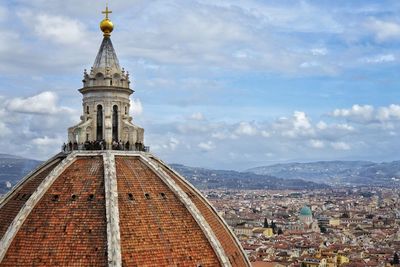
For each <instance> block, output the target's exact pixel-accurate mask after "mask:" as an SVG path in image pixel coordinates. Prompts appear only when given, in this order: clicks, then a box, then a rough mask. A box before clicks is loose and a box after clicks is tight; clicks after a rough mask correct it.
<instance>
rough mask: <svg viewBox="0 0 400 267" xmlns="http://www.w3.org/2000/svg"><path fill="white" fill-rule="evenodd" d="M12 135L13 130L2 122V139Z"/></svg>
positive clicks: (0, 135)
mask: <svg viewBox="0 0 400 267" xmlns="http://www.w3.org/2000/svg"><path fill="white" fill-rule="evenodd" d="M10 134H11V130H10V129H9V128H8V127H7V126H6V124H5V123H4V122H2V121H0V137H2V138H4V137H7V136H9V135H10Z"/></svg>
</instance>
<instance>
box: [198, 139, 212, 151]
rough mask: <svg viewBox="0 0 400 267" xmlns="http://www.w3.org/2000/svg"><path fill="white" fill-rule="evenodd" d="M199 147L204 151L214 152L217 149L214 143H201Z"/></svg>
mask: <svg viewBox="0 0 400 267" xmlns="http://www.w3.org/2000/svg"><path fill="white" fill-rule="evenodd" d="M197 146H198V147H199V148H200V149H201V150H203V151H211V150H214V149H215V147H216V146H215V145H214V143H213V142H212V141H208V142H201V143H200V144H198V145H197Z"/></svg>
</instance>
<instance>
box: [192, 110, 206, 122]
mask: <svg viewBox="0 0 400 267" xmlns="http://www.w3.org/2000/svg"><path fill="white" fill-rule="evenodd" d="M190 118H191V119H192V120H196V121H202V120H204V115H203V114H202V113H201V112H196V113H193V114H192V115H191V116H190Z"/></svg>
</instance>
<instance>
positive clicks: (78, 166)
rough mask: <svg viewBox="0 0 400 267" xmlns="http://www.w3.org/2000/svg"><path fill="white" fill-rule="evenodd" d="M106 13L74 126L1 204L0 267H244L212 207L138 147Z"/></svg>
mask: <svg viewBox="0 0 400 267" xmlns="http://www.w3.org/2000/svg"><path fill="white" fill-rule="evenodd" d="M104 13H105V15H106V18H105V19H104V20H103V21H102V22H101V24H100V28H101V30H102V31H103V35H104V39H103V42H102V44H101V46H100V50H99V52H98V55H97V57H96V60H95V63H94V65H93V67H92V68H91V70H90V71H89V72H87V71H85V73H84V79H83V88H82V89H80V90H79V91H80V93H81V94H82V95H83V114H82V116H81V122H80V123H79V124H78V125H76V126H74V127H71V128H70V129H68V139H69V140H68V144H67V145H65V146H64V148H63V151H62V152H61V153H59V154H57V155H55V156H54V157H52V158H51V159H49V160H48V161H46V162H44V163H43V164H42V165H40V166H39V167H38V168H36V169H35V170H33V171H32V172H31V173H30V174H28V175H27V176H26V177H25V178H24V179H23V180H21V182H20V183H18V184H17V185H16V186H15V187H14V188H13V189H12V190H11V191H10V192H9V193H8V194H6V195H5V196H4V197H3V198H2V199H0V267H2V266H140V267H141V266H191V267H205V266H210V267H214V266H227V267H229V266H238V267H242V266H243V267H245V266H247V267H249V266H250V263H249V261H248V259H247V257H246V254H245V252H244V251H243V249H242V247H241V245H240V243H239V242H238V240H237V239H236V237H235V236H234V235H233V233H232V232H231V230H230V228H229V227H228V225H227V224H226V223H225V222H224V220H223V219H222V218H221V217H220V216H219V215H218V213H217V211H216V210H215V209H214V208H213V207H212V206H211V204H210V203H209V202H208V201H207V200H206V199H205V198H204V197H203V196H202V194H201V193H200V192H199V191H198V190H197V189H196V188H194V187H193V186H192V185H191V184H190V183H189V182H188V181H187V180H186V179H185V178H183V177H182V176H181V175H180V174H179V173H177V172H176V171H175V170H173V169H172V168H170V167H169V166H168V165H166V164H165V163H164V162H163V161H162V160H160V159H159V158H157V157H156V156H154V155H153V154H151V153H150V152H149V150H148V149H147V148H146V147H145V146H144V142H143V140H144V136H143V135H144V130H143V129H142V128H140V127H138V126H135V125H134V124H133V123H132V118H131V117H130V116H129V108H130V100H129V96H130V95H131V94H132V93H133V90H132V89H131V87H130V80H129V74H128V73H127V72H126V71H125V70H124V69H122V68H121V67H120V65H119V63H118V59H117V56H116V53H115V50H114V48H113V45H112V42H111V37H110V36H111V32H112V31H113V29H114V26H113V24H112V22H111V21H110V19H109V17H108V16H109V14H110V13H111V11H109V10H108V8H107V9H106V11H105V12H104Z"/></svg>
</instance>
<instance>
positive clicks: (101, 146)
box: [62, 140, 148, 152]
mask: <svg viewBox="0 0 400 267" xmlns="http://www.w3.org/2000/svg"><path fill="white" fill-rule="evenodd" d="M106 149H107V142H106V141H105V140H97V141H86V142H84V143H78V142H76V141H75V142H71V141H70V142H68V143H64V144H63V145H62V151H63V152H71V151H74V150H106ZM111 149H112V150H126V151H147V150H148V147H145V146H143V144H140V143H136V144H134V145H131V144H130V143H129V141H127V142H126V143H124V142H122V141H121V140H119V141H117V140H114V141H113V142H112V143H111Z"/></svg>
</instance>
